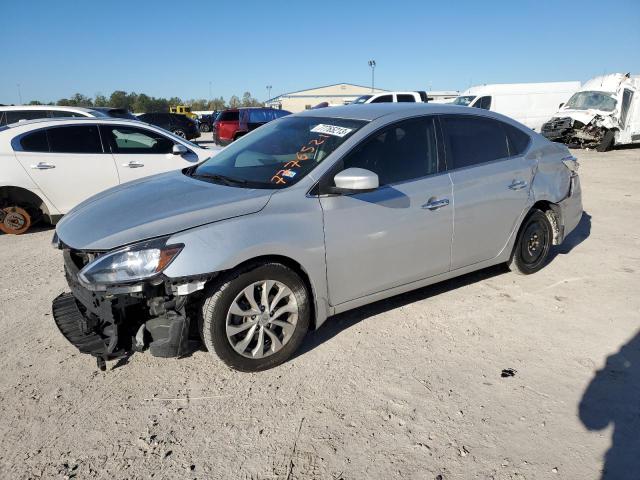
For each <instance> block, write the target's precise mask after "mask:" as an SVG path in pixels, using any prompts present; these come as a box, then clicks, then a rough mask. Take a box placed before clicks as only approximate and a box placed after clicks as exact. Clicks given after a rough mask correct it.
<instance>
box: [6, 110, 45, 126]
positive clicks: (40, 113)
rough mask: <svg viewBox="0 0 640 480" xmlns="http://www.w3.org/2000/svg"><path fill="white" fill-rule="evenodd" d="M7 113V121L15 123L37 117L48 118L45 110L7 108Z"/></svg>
mask: <svg viewBox="0 0 640 480" xmlns="http://www.w3.org/2000/svg"><path fill="white" fill-rule="evenodd" d="M6 114H7V123H8V124H10V123H17V122H20V121H22V120H36V119H39V118H48V116H49V115H48V112H47V110H9V111H7V112H6Z"/></svg>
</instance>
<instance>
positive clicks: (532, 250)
mask: <svg viewBox="0 0 640 480" xmlns="http://www.w3.org/2000/svg"><path fill="white" fill-rule="evenodd" d="M552 240H553V229H552V226H551V223H550V222H549V219H548V218H547V216H546V215H545V214H544V212H542V211H541V210H533V212H531V213H530V214H529V216H528V217H527V218H526V220H525V221H524V223H523V224H522V226H521V227H520V232H518V239H517V240H516V244H515V246H514V248H513V253H512V254H511V260H510V261H509V269H510V270H511V271H512V272H515V273H519V274H522V275H529V274H532V273H535V272H537V271H538V270H540V269H541V268H542V267H544V265H545V264H546V263H547V260H548V257H549V251H550V250H551V242H552Z"/></svg>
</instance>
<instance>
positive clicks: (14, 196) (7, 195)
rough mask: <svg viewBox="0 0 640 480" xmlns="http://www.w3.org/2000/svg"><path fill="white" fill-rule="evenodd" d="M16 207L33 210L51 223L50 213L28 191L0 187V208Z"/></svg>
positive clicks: (18, 188)
mask: <svg viewBox="0 0 640 480" xmlns="http://www.w3.org/2000/svg"><path fill="white" fill-rule="evenodd" d="M10 205H17V206H20V207H31V208H35V209H37V210H38V211H40V212H41V213H42V215H44V216H45V217H46V219H47V220H48V221H49V222H52V221H53V219H52V217H51V213H50V212H49V209H48V208H47V205H46V204H45V203H44V202H43V201H42V199H41V198H40V197H39V196H38V195H36V194H35V193H33V192H32V191H30V190H27V189H26V188H22V187H0V206H10Z"/></svg>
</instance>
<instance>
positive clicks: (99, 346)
mask: <svg viewBox="0 0 640 480" xmlns="http://www.w3.org/2000/svg"><path fill="white" fill-rule="evenodd" d="M100 255H101V253H100V252H95V253H92V252H82V251H76V250H72V249H69V248H65V249H64V263H65V276H66V279H67V282H68V284H69V287H70V289H71V293H63V294H61V295H60V296H58V297H57V298H56V299H54V301H53V305H52V310H53V318H54V320H55V323H56V325H57V326H58V328H59V330H60V332H61V333H62V334H63V335H64V336H65V338H66V339H67V340H68V341H69V342H71V343H72V344H73V345H74V346H75V347H76V348H78V350H79V351H80V352H82V353H86V354H89V355H92V356H94V357H96V359H97V362H98V366H99V367H100V369H102V370H104V369H105V366H106V363H105V362H106V361H107V360H113V359H117V358H121V357H125V356H128V355H130V354H132V353H133V352H136V351H143V350H146V349H149V351H150V352H151V354H152V355H154V356H159V357H179V356H183V355H185V354H187V353H188V352H189V334H190V317H191V316H193V315H191V314H188V313H187V310H188V307H189V306H188V302H187V297H188V296H189V295H190V294H191V293H193V292H194V291H197V290H200V289H201V288H202V287H203V286H204V283H205V281H206V279H189V280H184V281H182V282H179V283H175V282H171V281H169V280H168V279H162V278H157V279H155V280H154V281H153V282H147V283H139V284H135V285H123V286H114V287H111V288H109V289H106V290H104V291H92V290H89V289H88V288H86V287H85V286H83V284H82V282H81V281H80V280H79V277H78V274H79V272H80V270H81V269H82V268H83V267H84V266H85V265H86V264H88V263H89V262H91V261H93V260H95V259H96V258H98V257H99V256H100Z"/></svg>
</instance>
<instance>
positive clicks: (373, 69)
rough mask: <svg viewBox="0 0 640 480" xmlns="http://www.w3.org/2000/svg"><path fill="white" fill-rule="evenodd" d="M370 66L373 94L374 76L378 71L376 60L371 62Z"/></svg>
mask: <svg viewBox="0 0 640 480" xmlns="http://www.w3.org/2000/svg"><path fill="white" fill-rule="evenodd" d="M369 66H370V67H371V93H373V90H374V88H373V87H374V79H375V77H374V75H375V71H376V61H375V60H369Z"/></svg>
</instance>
